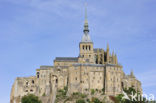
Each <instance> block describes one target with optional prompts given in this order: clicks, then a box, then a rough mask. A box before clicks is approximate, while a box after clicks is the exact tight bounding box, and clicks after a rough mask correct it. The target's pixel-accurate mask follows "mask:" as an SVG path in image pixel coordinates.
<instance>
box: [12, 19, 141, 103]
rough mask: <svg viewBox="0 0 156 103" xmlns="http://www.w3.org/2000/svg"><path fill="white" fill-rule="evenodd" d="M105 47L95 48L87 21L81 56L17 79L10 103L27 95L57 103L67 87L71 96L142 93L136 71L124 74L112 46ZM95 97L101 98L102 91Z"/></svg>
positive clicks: (57, 59)
mask: <svg viewBox="0 0 156 103" xmlns="http://www.w3.org/2000/svg"><path fill="white" fill-rule="evenodd" d="M106 45H107V48H106V49H101V48H94V43H93V41H92V39H91V38H90V35H89V28H88V20H87V18H85V22H84V30H83V35H82V39H81V41H80V43H79V46H78V47H79V54H78V55H77V56H76V57H56V58H55V60H54V63H53V64H54V65H53V66H40V68H38V69H36V75H34V76H31V77H17V78H16V79H15V81H14V84H13V86H12V90H11V95H10V103H21V98H22V97H23V96H24V95H27V94H34V95H36V96H38V97H39V98H40V99H41V100H42V103H55V99H56V94H57V93H56V92H57V91H58V90H60V89H63V88H65V87H67V88H68V91H67V95H68V96H70V95H71V94H73V93H76V92H80V93H84V94H88V95H90V94H91V90H98V91H103V94H104V96H110V95H112V96H116V95H117V94H121V93H122V90H123V88H129V87H133V88H135V89H136V90H137V91H140V92H141V93H142V88H141V82H140V81H139V80H137V79H136V77H135V76H134V74H133V72H131V73H130V74H129V75H126V74H125V73H124V72H123V68H122V65H120V64H119V63H118V58H117V55H116V54H115V53H114V52H113V53H110V48H109V45H108V44H106ZM56 49H57V48H56ZM95 96H99V97H100V96H101V95H100V92H99V93H97V94H95ZM60 103H61V102H60ZM62 103H63V102H62ZM69 103H74V102H69ZM108 103H109V102H108Z"/></svg>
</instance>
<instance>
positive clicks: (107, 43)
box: [107, 43, 109, 63]
mask: <svg viewBox="0 0 156 103" xmlns="http://www.w3.org/2000/svg"><path fill="white" fill-rule="evenodd" d="M107 63H109V44H108V43H107Z"/></svg>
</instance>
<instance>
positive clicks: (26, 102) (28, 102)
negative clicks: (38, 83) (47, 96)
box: [21, 94, 42, 103]
mask: <svg viewBox="0 0 156 103" xmlns="http://www.w3.org/2000/svg"><path fill="white" fill-rule="evenodd" d="M21 102H22V103H42V102H41V100H39V98H38V97H37V96H35V95H33V94H28V95H25V96H23V97H22V100H21Z"/></svg>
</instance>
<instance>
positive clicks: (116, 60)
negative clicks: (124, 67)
mask: <svg viewBox="0 0 156 103" xmlns="http://www.w3.org/2000/svg"><path fill="white" fill-rule="evenodd" d="M115 64H118V59H117V55H116V54H115Z"/></svg>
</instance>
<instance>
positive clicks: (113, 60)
mask: <svg viewBox="0 0 156 103" xmlns="http://www.w3.org/2000/svg"><path fill="white" fill-rule="evenodd" d="M112 62H113V64H115V55H114V50H113V52H112Z"/></svg>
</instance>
